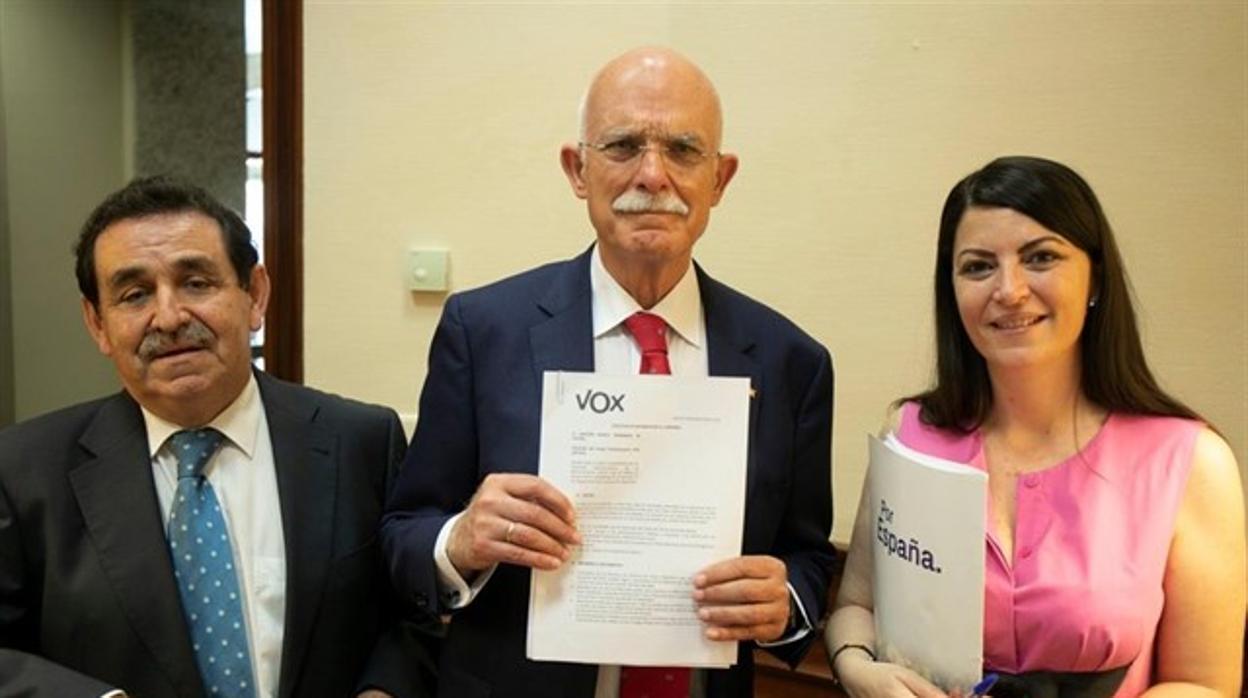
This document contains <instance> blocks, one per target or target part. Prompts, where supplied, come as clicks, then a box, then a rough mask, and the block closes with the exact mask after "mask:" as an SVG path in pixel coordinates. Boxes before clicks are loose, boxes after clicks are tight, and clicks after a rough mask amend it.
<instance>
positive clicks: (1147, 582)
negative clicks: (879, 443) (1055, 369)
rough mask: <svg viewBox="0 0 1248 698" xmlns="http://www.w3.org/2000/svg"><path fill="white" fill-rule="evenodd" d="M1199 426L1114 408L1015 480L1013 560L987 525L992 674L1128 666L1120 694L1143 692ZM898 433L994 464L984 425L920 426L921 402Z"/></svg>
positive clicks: (953, 456)
mask: <svg viewBox="0 0 1248 698" xmlns="http://www.w3.org/2000/svg"><path fill="white" fill-rule="evenodd" d="M1202 428H1203V424H1201V423H1199V422H1194V421H1190V420H1185V419H1176V418H1170V417H1139V416H1133V415H1124V414H1111V415H1110V416H1109V418H1108V419H1107V420H1106V421H1105V424H1104V425H1103V426H1102V427H1101V430H1100V431H1099V432H1098V433H1097V434H1096V435H1095V436H1094V437H1093V438H1092V440H1091V441H1090V442H1088V444H1087V446H1086V447H1085V448H1084V449H1083V451H1081V452H1080V453H1077V454H1075V455H1074V456H1072V457H1070V458H1068V459H1067V460H1065V461H1063V462H1061V463H1058V464H1056V465H1053V466H1051V467H1049V468H1047V469H1045V470H1041V471H1038V472H1034V473H1029V474H1027V475H1024V476H1022V477H1020V478H1019V480H1018V490H1017V503H1016V507H1017V508H1016V523H1015V536H1014V538H1015V540H1014V556H1013V558H1014V559H1012V560H1007V559H1005V556H1004V555H1003V554H1002V552H1001V548H1000V547H999V545H998V544H997V541H996V539H995V536H994V535H993V533H992V532H991V526H989V527H988V531H989V532H988V535H987V541H986V542H985V549H984V558H985V569H984V572H985V575H984V581H985V589H984V667H985V670H986V671H987V670H994V671H1004V672H1008V673H1011V674H1017V673H1020V672H1025V671H1039V670H1048V671H1078V672H1088V671H1103V670H1107V669H1115V668H1118V667H1122V666H1126V665H1128V664H1130V665H1131V666H1130V669H1129V670H1128V671H1127V675H1126V678H1125V679H1124V681H1123V684H1122V686H1121V687H1120V688H1119V690H1118V692H1117V693H1116V694H1115V698H1124V697H1126V696H1136V695H1139V694H1140V693H1143V692H1144V690H1145V689H1146V688H1147V687H1148V685H1149V681H1150V678H1151V672H1152V657H1153V640H1154V637H1155V635H1156V632H1157V622H1158V620H1159V619H1160V618H1161V611H1162V606H1163V603H1164V601H1165V599H1164V595H1163V592H1162V579H1163V577H1164V575H1165V568H1166V557H1167V554H1168V552H1169V549H1170V540H1171V538H1172V537H1173V533H1174V522H1175V517H1176V514H1177V512H1178V507H1179V502H1180V500H1181V499H1182V496H1183V491H1184V489H1185V486H1186V483H1187V475H1188V472H1189V470H1190V468H1191V460H1192V449H1193V446H1194V444H1195V439H1196V436H1197V434H1198V433H1199V432H1200V430H1201V429H1202ZM897 437H898V438H899V439H900V440H901V442H902V443H904V444H905V445H907V446H909V447H910V448H913V449H915V450H918V451H921V452H923V453H928V454H931V455H934V456H939V457H941V458H947V459H949V460H954V461H959V462H963V463H969V464H971V465H972V466H974V467H976V468H979V469H981V470H984V469H986V468H985V463H984V454H983V448H982V441H981V436H980V434H979V432H972V433H970V434H959V433H956V432H950V431H944V430H941V429H936V428H934V427H931V426H928V425H926V424H923V423H922V421H920V419H919V408H918V405H917V404H915V403H907V404H905V405H904V406H903V408H902V413H901V424H900V426H899V428H898V432H897ZM988 506H989V507H991V506H992V503H991V500H989V503H988ZM988 515H989V519H988V520H989V521H991V520H992V519H991V516H992V512H991V511H989V513H988Z"/></svg>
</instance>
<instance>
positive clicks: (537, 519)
mask: <svg viewBox="0 0 1248 698" xmlns="http://www.w3.org/2000/svg"><path fill="white" fill-rule="evenodd" d="M580 542H581V537H580V534H579V533H578V532H577V530H576V512H575V510H574V509H573V507H572V502H570V501H569V500H568V498H567V497H565V496H564V495H563V493H562V492H560V491H559V490H558V489H557V488H556V487H555V486H554V485H551V484H550V483H549V482H546V481H545V480H543V479H541V478H540V477H537V476H535V475H525V474H521V473H506V474H493V475H490V476H488V477H486V478H485V480H484V481H482V482H481V486H480V487H478V488H477V493H476V494H475V495H473V497H472V501H471V502H469V503H468V508H467V509H466V510H465V511H464V515H463V516H462V517H460V518H459V520H458V521H456V522H455V527H454V528H453V529H451V537H450V541H449V542H448V544H447V556H448V557H450V558H451V564H453V565H455V569H456V570H458V571H459V573H460V574H461V575H462V574H471V573H473V572H480V571H481V570H485V569H488V568H490V567H492V566H494V565H496V564H498V563H500V562H509V563H511V564H514V565H522V566H524V567H536V568H537V569H542V570H553V569H558V567H559V566H560V565H562V564H563V563H564V561H566V560H567V559H568V556H569V555H570V554H571V552H570V550H569V546H572V545H576V544H579V543H580Z"/></svg>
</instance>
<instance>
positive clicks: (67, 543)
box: [0, 179, 429, 698]
mask: <svg viewBox="0 0 1248 698" xmlns="http://www.w3.org/2000/svg"><path fill="white" fill-rule="evenodd" d="M77 252H78V261H77V264H78V266H77V273H78V283H79V287H80V289H81V291H82V295H83V301H82V310H83V316H84V318H85V321H86V325H87V329H88V330H89V331H90V334H91V336H92V338H93V339H94V340H95V342H96V344H97V345H98V346H99V349H100V351H101V352H102V353H104V354H105V355H107V356H108V357H109V358H111V359H112V361H113V362H114V364H115V366H116V369H117V373H118V375H119V376H120V379H121V383H122V385H123V387H124V391H123V392H121V393H120V394H117V395H114V396H112V397H107V398H104V399H101V400H97V401H94V402H88V403H84V404H81V405H76V406H74V407H70V408H67V409H64V410H61V411H58V412H54V413H51V414H48V415H45V416H42V417H38V418H35V419H32V420H29V421H27V422H24V423H22V424H18V425H16V426H14V427H12V428H10V429H8V430H5V431H4V432H0V694H2V695H20V696H35V697H47V698H66V697H71V698H76V697H83V698H87V697H95V696H109V697H110V698H111V697H112V696H124V695H131V696H136V697H138V698H163V697H169V698H173V697H175V696H176V697H179V698H198V697H200V696H248V697H252V696H263V697H269V696H283V697H296V696H297V697H299V698H303V697H305V696H325V697H327V698H328V697H330V696H333V697H335V698H337V697H340V696H346V695H357V694H359V695H366V696H386V695H392V696H420V695H424V694H425V693H426V682H427V677H428V671H429V665H428V662H429V660H428V655H427V653H426V652H425V650H424V649H423V648H422V647H421V641H420V640H419V639H418V636H417V635H415V634H414V633H412V632H411V629H410V628H409V627H407V625H406V624H405V623H402V622H399V620H400V618H401V613H400V612H399V609H398V608H397V604H396V602H395V601H394V600H393V599H394V596H393V594H392V593H391V591H390V587H389V584H388V582H387V580H386V578H385V574H384V568H383V566H382V563H381V557H380V551H379V547H378V544H377V542H376V531H377V527H378V524H379V522H380V518H381V514H382V506H383V503H384V500H385V497H386V494H387V492H388V490H389V488H390V485H391V483H392V482H393V480H394V478H395V476H396V474H397V471H398V466H399V464H400V462H401V460H402V454H403V451H404V448H403V435H402V430H401V427H400V424H399V422H398V418H397V417H396V415H395V414H394V412H393V411H391V410H389V409H386V408H382V407H376V406H371V405H365V404H361V403H357V402H352V401H349V400H345V399H343V398H340V397H336V396H333V395H328V394H325V393H321V392H317V391H314V390H311V389H308V388H304V387H301V386H296V385H292V384H288V383H284V382H281V381H278V380H276V379H274V378H271V377H269V376H267V375H265V374H264V373H262V372H259V371H254V370H253V369H252V367H251V351H250V341H249V337H250V333H251V332H252V331H255V330H258V329H259V328H260V325H261V322H262V320H263V317H264V311H265V306H266V303H267V301H268V295H269V280H268V277H267V275H266V274H265V270H264V267H263V266H260V265H258V264H257V263H256V262H257V260H256V252H255V249H254V248H253V247H252V245H251V236H250V233H249V232H248V231H247V228H246V226H245V225H244V224H243V222H242V220H241V219H240V218H239V217H238V216H237V214H235V213H234V212H233V211H230V210H229V209H227V208H225V207H224V206H222V205H221V204H219V203H218V202H217V201H215V200H214V199H212V197H210V196H209V195H208V194H207V193H206V192H204V191H203V190H201V189H198V188H197V187H193V186H189V185H185V184H181V183H177V182H172V181H169V180H163V179H145V180H136V181H135V182H132V183H131V184H130V185H129V186H127V187H126V188H124V189H122V190H121V191H119V192H117V193H115V194H113V195H112V196H110V197H109V198H108V199H107V200H105V201H104V203H102V204H101V205H100V206H99V207H98V208H97V209H96V211H95V212H94V213H93V214H92V215H91V217H90V218H89V219H88V221H87V223H86V225H85V226H84V228H83V231H82V234H81V237H80V239H79V243H78V250H77Z"/></svg>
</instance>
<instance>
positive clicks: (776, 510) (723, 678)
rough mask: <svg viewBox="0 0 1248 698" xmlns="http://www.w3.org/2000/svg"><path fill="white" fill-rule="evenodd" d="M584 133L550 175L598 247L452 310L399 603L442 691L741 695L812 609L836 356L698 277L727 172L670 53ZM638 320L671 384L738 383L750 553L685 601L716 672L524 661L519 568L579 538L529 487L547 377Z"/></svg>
mask: <svg viewBox="0 0 1248 698" xmlns="http://www.w3.org/2000/svg"><path fill="white" fill-rule="evenodd" d="M581 118H582V123H581V134H580V138H579V141H578V142H577V143H575V144H568V145H566V146H564V147H563V148H562V150H561V153H560V159H561V163H562V166H563V170H564V172H565V173H566V175H567V177H568V181H569V182H570V184H571V186H572V190H573V192H574V193H575V194H576V196H577V197H578V198H580V199H583V200H585V201H586V202H587V205H588V209H589V218H590V221H591V223H592V225H593V227H594V229H595V230H596V231H597V244H595V245H594V246H593V247H591V249H590V250H588V251H586V252H585V253H583V254H581V255H580V256H578V257H576V258H575V259H572V260H568V261H564V262H556V263H554V264H549V265H546V266H543V267H540V268H538V269H534V270H531V271H528V272H525V273H522V274H520V275H518V276H515V277H512V278H509V279H505V280H503V281H500V282H497V283H495V284H492V285H490V286H486V287H484V288H480V289H476V290H474V291H469V292H466V293H462V294H457V295H454V296H452V297H451V298H449V299H448V301H447V303H446V308H445V310H444V313H443V316H442V319H441V322H440V324H439V326H438V329H437V332H436V334H435V336H434V340H433V345H432V347H431V349H430V357H429V373H428V378H427V379H426V382H425V386H424V390H423V392H422V394H421V400H420V418H419V422H418V424H417V427H416V433H415V435H414V437H413V440H412V443H411V446H410V448H409V451H408V455H407V460H406V465H405V468H404V471H403V473H402V474H401V475H400V478H399V483H398V485H397V486H396V489H395V493H394V495H393V496H392V498H391V500H390V504H389V506H388V511H387V515H386V519H385V522H384V524H383V527H382V542H383V548H384V550H385V554H386V557H387V558H388V561H389V563H390V567H391V575H392V578H393V579H394V581H395V584H396V587H397V588H398V589H399V591H400V593H401V594H404V595H405V596H406V597H407V599H408V600H409V601H410V602H412V603H415V604H417V605H419V606H422V607H425V608H428V609H430V610H434V611H437V612H439V613H444V614H445V613H449V614H451V620H450V627H449V633H448V636H447V638H446V644H445V646H444V648H443V653H442V658H441V670H440V672H439V691H438V694H439V695H440V696H446V697H450V696H454V697H456V698H472V697H474V696H487V695H488V696H492V697H493V698H503V697H517V698H518V697H530V696H531V697H533V698H538V697H539V696H540V697H541V698H549V697H552V696H568V697H572V696H576V697H581V698H590V697H591V696H593V697H597V698H603V697H607V696H609V697H615V696H619V697H620V698H635V697H637V696H642V695H649V696H651V697H652V698H661V697H666V696H679V698H686V697H689V696H692V697H694V698H701V697H702V696H709V697H711V698H721V697H728V696H748V695H751V694H752V671H753V666H752V648H753V647H754V646H755V645H761V646H766V647H768V648H769V649H770V650H771V651H772V652H774V653H775V654H776V655H778V656H779V657H781V658H782V659H785V660H787V661H789V662H790V663H796V662H797V661H798V660H799V659H800V658H801V656H802V655H803V653H804V652H805V650H806V649H807V647H808V645H809V643H810V642H811V641H812V640H813V639H814V638H813V633H812V632H811V631H812V629H813V625H814V624H815V623H816V622H817V621H818V620H819V618H820V617H821V616H822V615H823V612H824V603H825V596H826V592H827V586H828V576H829V569H830V567H831V565H832V562H833V552H832V550H831V547H830V545H829V544H828V534H829V528H830V526H831V520H832V512H831V485H830V462H829V457H830V440H831V418H832V414H831V410H832V366H831V361H830V358H829V356H828V353H827V351H826V350H825V349H824V348H823V347H822V346H821V345H820V344H819V343H818V342H816V341H815V340H813V339H812V338H810V337H809V336H807V335H806V334H804V333H803V332H802V331H801V330H799V329H798V328H797V327H796V326H794V325H793V324H792V323H791V322H789V321H788V320H786V319H785V318H783V317H782V316H780V315H779V314H778V313H776V312H775V311H772V310H770V309H769V308H766V307H764V306H763V305H761V304H759V303H757V302H755V301H752V300H750V299H749V298H746V297H745V296H743V295H741V294H739V293H737V292H735V291H733V290H731V289H729V288H728V287H726V286H724V285H722V284H720V283H719V282H717V281H715V280H714V279H712V278H711V277H709V276H708V275H707V274H706V273H705V272H703V271H702V270H701V269H700V268H699V267H697V266H696V265H694V264H693V262H692V252H693V246H694V243H695V242H696V241H697V239H698V237H699V236H700V235H701V234H702V232H703V231H704V230H705V228H706V225H707V220H708V217H709V213H710V209H711V208H712V207H714V206H715V205H716V204H717V203H718V202H719V200H720V198H721V197H722V196H723V193H724V190H725V188H726V187H727V186H728V183H729V182H730V181H731V180H732V177H733V175H734V174H735V172H736V170H737V164H738V161H737V158H736V157H735V156H733V155H731V154H728V153H721V152H720V150H719V147H720V135H721V115H720V107H719V99H718V96H717V95H716V92H715V89H714V87H713V86H712V85H711V83H710V81H709V80H708V79H707V77H706V76H705V75H704V74H703V73H702V72H701V70H699V69H698V68H697V67H696V66H695V65H694V64H692V63H691V62H689V61H688V60H687V59H685V58H684V57H682V56H680V55H678V54H676V53H674V52H672V51H669V50H665V49H659V48H643V49H637V50H634V51H630V52H628V53H626V54H624V55H622V56H620V57H619V58H617V59H615V60H613V61H611V62H610V63H608V64H607V65H606V66H605V67H604V68H603V69H602V70H601V71H600V72H599V73H598V75H597V76H596V77H595V79H594V81H593V83H592V84H591V86H590V88H589V90H588V92H587V93H586V96H585V99H584V103H583V105H582V114H581ZM638 313H641V317H643V318H645V320H646V322H658V323H659V324H658V328H659V329H660V331H661V332H662V333H663V334H664V336H665V339H666V351H667V354H666V359H667V361H665V362H664V363H665V364H669V365H667V366H665V367H664V368H665V369H667V368H670V372H671V373H673V374H677V375H695V376H696V375H723V376H745V377H748V378H749V379H750V382H751V389H752V390H751V392H752V395H753V397H752V398H751V401H750V402H751V404H750V434H749V459H748V475H747V477H748V482H747V501H746V509H745V529H744V538H743V551H742V553H743V554H742V555H741V556H739V557H734V558H732V559H728V560H723V561H721V562H718V563H716V564H713V565H711V566H709V567H707V568H705V569H704V570H702V571H701V572H700V573H698V574H697V575H696V576H695V578H694V579H693V580H692V581H691V584H690V588H689V593H690V595H691V597H692V598H693V599H694V601H695V602H696V603H697V604H698V607H699V615H700V617H701V619H702V621H703V622H704V623H705V634H706V637H708V638H709V639H711V640H716V641H724V642H739V643H740V644H739V652H738V658H737V664H736V665H735V666H734V667H733V668H731V669H728V670H708V671H693V672H689V671H688V670H677V671H656V670H654V669H649V668H641V669H635V668H624V669H621V668H620V667H614V666H589V665H577V664H567V663H556V662H534V661H529V660H527V659H526V658H525V628H526V617H527V616H526V608H527V603H528V595H529V579H530V574H529V568H536V569H543V570H549V569H555V568H557V567H558V566H559V565H561V564H562V563H563V562H565V561H566V560H567V559H568V556H569V550H570V547H571V546H575V545H576V544H577V543H578V542H579V540H580V537H579V534H578V532H577V529H576V512H575V510H574V507H573V506H572V504H571V503H570V502H569V500H568V498H567V497H565V496H564V494H563V493H561V492H559V491H558V490H557V489H556V488H555V487H553V486H552V485H550V484H549V483H548V482H545V481H544V480H542V479H541V478H539V477H537V475H536V472H537V467H538V448H539V439H540V434H539V432H540V416H539V406H540V404H541V376H542V372H543V371H548V370H564V371H599V372H612V373H629V372H632V373H636V372H637V371H638V361H639V359H640V358H641V350H640V348H639V346H638V344H637V343H635V342H634V337H633V335H632V332H633V331H634V330H632V329H630V328H632V327H633V325H632V324H631V323H632V320H631V318H633V317H634V316H635V315H637V314H638ZM647 316H648V317H647ZM656 317H657V318H661V320H656V319H655V318H656ZM661 372H666V371H661Z"/></svg>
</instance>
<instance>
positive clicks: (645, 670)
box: [620, 313, 690, 698]
mask: <svg viewBox="0 0 1248 698" xmlns="http://www.w3.org/2000/svg"><path fill="white" fill-rule="evenodd" d="M624 326H625V327H627V328H628V332H629V334H631V335H633V339H634V340H635V341H636V342H637V346H638V347H640V348H641V372H642V373H662V374H669V373H671V372H672V366H671V364H670V363H668V361H667V323H666V322H664V321H663V318H661V317H659V316H658V315H652V314H650V313H633V314H632V315H631V316H630V317H629V318H628V319H627V320H625V321H624ZM689 679H690V672H689V670H688V669H685V668H682V667H646V666H634V667H622V668H621V669H620V698H688V696H689Z"/></svg>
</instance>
